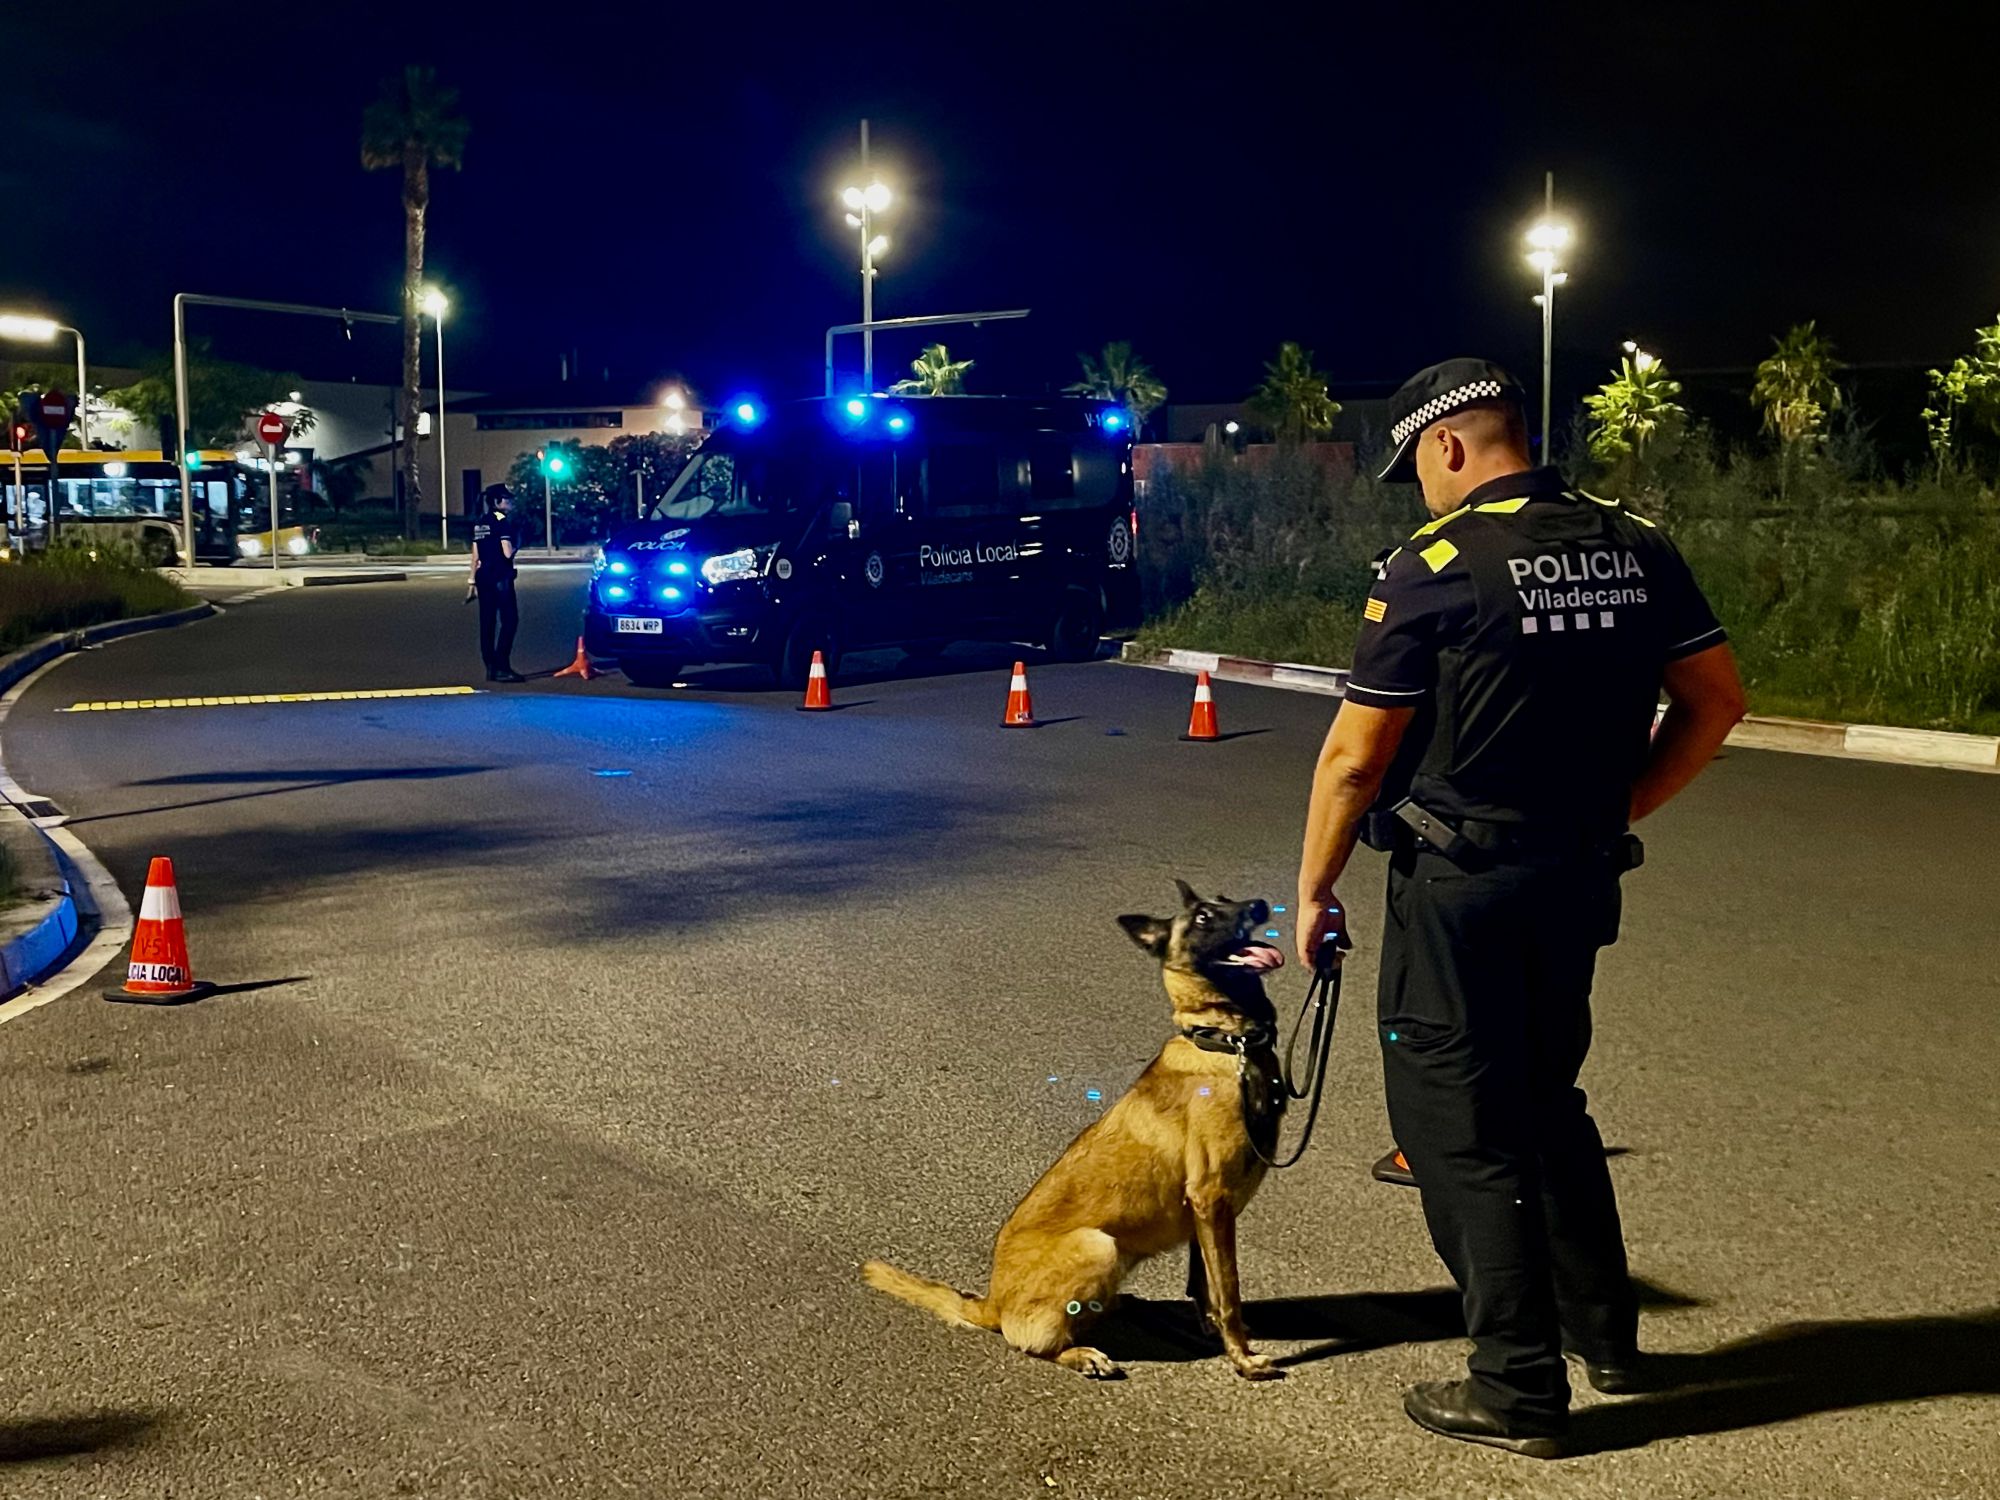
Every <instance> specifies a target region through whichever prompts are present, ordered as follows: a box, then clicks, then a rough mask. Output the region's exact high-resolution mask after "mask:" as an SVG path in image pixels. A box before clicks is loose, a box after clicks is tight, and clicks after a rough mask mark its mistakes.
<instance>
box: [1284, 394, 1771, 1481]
mask: <svg viewBox="0 0 2000 1500" xmlns="http://www.w3.org/2000/svg"><path fill="white" fill-rule="evenodd" d="M1389 418H1390V423H1391V427H1390V436H1391V438H1392V440H1393V442H1394V443H1395V451H1394V454H1393V455H1392V457H1391V458H1390V461H1389V464H1388V467H1387V468H1385V469H1384V470H1383V471H1382V476H1381V477H1382V478H1384V479H1386V480H1391V481H1396V480H1401V481H1408V480H1412V479H1414V480H1416V481H1418V482H1419V483H1420V484H1421V485H1422V486H1423V497H1424V505H1425V508H1426V509H1427V510H1429V511H1430V513H1431V515H1432V516H1433V518H1434V519H1433V520H1432V521H1431V522H1430V523H1429V524H1428V525H1425V526H1423V527H1420V528H1419V529H1418V530H1417V532H1416V534H1415V535H1414V536H1412V537H1411V538H1410V539H1409V541H1407V542H1406V543H1404V544H1403V546H1402V548H1401V549H1400V550H1398V551H1397V552H1396V553H1395V554H1394V555H1393V556H1391V557H1390V559H1389V560H1388V563H1387V565H1386V566H1385V567H1384V568H1383V570H1382V576H1381V578H1380V580H1379V581H1378V582H1377V584H1376V585H1375V587H1374V589H1373V590H1372V592H1371V593H1370V595H1369V597H1368V602H1367V607H1366V608H1365V609H1364V610H1363V620H1362V626H1361V634H1360V641H1359V644H1358V645H1357V646H1356V648H1355V654H1354V671H1353V676H1352V678H1351V680H1350V681H1349V683H1348V687H1347V697H1346V701H1345V702H1344V703H1343V704H1342V706H1341V709H1340V712H1339V714H1338V716H1337V717H1336V718H1335V720H1334V724H1333V728H1332V730H1331V731H1330V732H1329V733H1328V735H1327V739H1326V745H1325V747H1324V749H1323V750H1322V751H1321V753H1320V758H1319V764H1318V768H1317V771H1316V773H1315V775H1314V778H1313V790H1312V805H1311V810H1310V812H1309V814H1308V817H1307V825H1306V837H1305V852H1304V857H1303V859H1302V862H1301V865H1300V870H1299V906H1300V912H1301V916H1300V921H1299V949H1300V955H1301V957H1303V958H1305V959H1306V960H1307V961H1308V962H1310V961H1311V958H1312V955H1313V954H1314V953H1316V952H1318V951H1319V946H1320V944H1321V942H1322V941H1324V940H1326V939H1327V938H1328V936H1329V935H1330V934H1334V933H1337V932H1339V931H1340V930H1341V927H1342V921H1343V919H1342V917H1341V915H1340V904H1339V902H1338V901H1337V900H1336V898H1335V896H1334V891H1333V887H1334V882H1335V880H1337V879H1338V878H1339V876H1340V873H1341V871H1342V870H1343V869H1344V868H1345V867H1346V865H1347V861H1348V856H1349V855H1350V854H1351V853H1352V852H1353V849H1354V844H1355V840H1356V838H1357V836H1359V835H1361V834H1363V833H1364V831H1365V832H1366V834H1367V837H1368V841H1369V842H1370V843H1371V844H1374V845H1375V846H1376V847H1380V848H1387V849H1389V850H1390V851H1391V857H1390V863H1389V889H1388V910H1387V917H1386V920H1385V924H1384V932H1383V941H1382V960H1381V979H1380V989H1379V1001H1378V1010H1379V1017H1378V1019H1379V1025H1380V1036H1381V1043H1382V1051H1383V1058H1384V1073H1385V1078H1386V1082H1387V1090H1388V1100H1389V1120H1390V1124H1391V1125H1392V1127H1393V1128H1394V1130H1395V1134H1396V1140H1397V1143H1398V1144H1399V1145H1400V1146H1401V1147H1402V1149H1403V1152H1404V1154H1405V1155H1406V1156H1407V1157H1408V1159H1409V1163H1410V1167H1411V1169H1412V1170H1413V1171H1414V1172H1415V1174H1416V1178H1417V1184H1418V1187H1419V1189H1420V1190H1421V1192H1422V1194H1423V1205H1424V1217H1425V1219H1426V1220H1427V1221H1428V1223H1429V1227H1430V1233H1431V1242H1432V1243H1433V1244H1434V1245H1435V1246H1436V1247H1437V1252H1438V1254H1439V1255H1440V1256H1441V1257H1443V1259H1444V1262H1445V1264H1446V1265H1447V1266H1448V1267H1450V1269H1451V1273H1452V1275H1453V1276H1454V1277H1455V1278H1456V1279H1457V1281H1458V1284H1459V1287H1460V1289H1461V1291H1462V1293H1463V1295H1464V1305H1465V1321H1466V1327H1467V1331H1468V1332H1469V1333H1470V1334H1471V1336H1472V1342H1473V1352H1472V1357H1471V1361H1470V1367H1471V1378H1470V1379H1467V1380H1461V1381H1453V1382H1434V1383H1430V1384H1424V1385H1418V1386H1414V1387H1412V1388H1411V1389H1410V1390H1409V1391H1408V1392H1407V1393H1406V1394H1405V1396H1404V1401H1403V1405H1404V1409H1405V1410H1406V1411H1407V1412H1408V1413H1409V1415H1410V1416H1411V1418H1412V1419H1413V1420H1415V1421H1416V1422H1417V1423H1419V1424H1420V1425H1422V1426H1424V1427H1426V1428H1429V1429H1430V1430H1431V1431H1433V1432H1437V1433H1441V1434H1443V1435H1445V1436H1447V1437H1455V1438H1462V1439H1466V1440H1468V1441H1472V1442H1479V1443H1488V1444H1491V1445H1493V1446H1496V1447H1501V1448H1508V1449H1511V1450H1514V1451H1516V1452H1521V1453H1528V1454H1532V1455H1534V1456H1536V1457H1555V1456H1558V1455H1559V1454H1561V1453H1562V1452H1563V1451H1564V1439H1565V1436H1566V1433H1567V1429H1568V1422H1569V1382H1568V1378H1567V1375H1566V1372H1565V1370H1564V1366H1563V1352H1564V1351H1565V1349H1567V1350H1568V1351H1569V1352H1571V1353H1573V1354H1575V1355H1577V1356H1579V1357H1580V1358H1581V1359H1582V1361H1583V1362H1584V1368H1585V1373H1586V1375H1587V1376H1588V1377H1589V1379H1590V1380H1591V1383H1592V1384H1593V1385H1596V1386H1597V1387H1598V1388H1599V1389H1601V1390H1611V1391H1630V1390H1637V1389H1641V1388H1642V1387H1643V1383H1644V1381H1645V1379H1646V1375H1645V1372H1644V1366H1643V1363H1642V1358H1641V1356H1640V1354H1639V1352H1638V1308H1637V1304H1636V1302H1635V1299H1634V1297H1633V1293H1632V1289H1631V1285H1630V1282H1629V1280H1628V1278H1627V1275H1626V1265H1625V1247H1624V1240H1623V1236H1622V1233H1621V1230H1620V1227H1619V1222H1618V1207H1617V1203H1616V1200H1615V1198H1614V1197H1613V1194H1612V1188H1611V1177H1610V1174H1609V1172H1608V1171H1607V1170H1606V1169H1605V1163H1604V1145H1603V1142H1602V1140H1601V1138H1600V1137H1599V1135H1598V1133H1597V1127H1596V1125H1595V1123H1594V1122H1593V1121H1592V1120H1591V1117H1590V1115H1589V1113H1588V1112H1587V1110H1586V1107H1585V1100H1584V1096H1583V1091H1582V1090H1581V1089H1579V1088H1578V1087H1577V1086H1576V1081H1577V1073H1578V1070H1579V1069H1580V1068H1581V1066H1582V1064H1583V1059H1584V1054H1585V1052H1586V1051H1587V1050H1588V1048H1589V1045H1590V986H1591V976H1592V971H1593V969H1594V968H1595V966H1596V961H1597V951H1598V949H1599V948H1601V947H1603V946H1605V945H1607V944H1609V943H1611V942H1613V941H1614V940H1615V939H1616V937H1617V928H1618V915H1619V876H1620V875H1621V874H1622V873H1623V872H1624V871H1625V870H1627V869H1629V868H1631V867H1633V866H1634V865H1636V864H1637V863H1638V856H1639V848H1638V841H1637V840H1636V839H1634V838H1632V837H1631V835H1630V834H1629V832H1628V831H1627V830H1628V826H1629V824H1630V823H1631V822H1632V821H1633V820H1635V819H1638V818H1642V817H1644V816H1645V815H1646V814H1648V813H1650V812H1652V811H1653V810H1654V809H1655V808H1657V807H1659V806H1660V805H1661V804H1662V803H1664V802H1665V801H1666V800H1667V799H1668V798H1670V797H1672V796H1673V795H1674V794H1675V793H1676V792H1678V791H1680V790H1681V788H1683V787H1684V786H1686V785H1687V784H1688V783H1689V782H1690V781H1692V780H1693V779H1694V777H1695V776H1696V774H1697V773H1699V772H1700V770H1701V769H1702V767H1703V766H1704V765H1706V764H1707V763H1708V761H1709V760H1710V758H1711V757H1712V756H1713V755H1714V753H1715V751H1716V749H1717V748H1718V747H1719V746H1720V745H1721V744H1722V741H1723V738H1724V737H1725V736H1726V735H1727V734H1728V732H1729V728H1730V726H1731V725H1732V724H1734V723H1735V722H1736V721H1737V720H1738V719H1739V718H1741V717H1742V713H1743V690H1742V686H1741V684H1740V683H1739V682H1738V679H1737V674H1736V664H1735V660H1734V658H1733V656H1732V655H1731V653H1730V650H1729V647H1728V645H1727V644H1726V643H1725V641H1724V637H1723V632H1722V629H1721V627H1720V626H1719V625H1717V624H1716V621H1715V616H1714V615H1713V614H1712V613H1711V612H1710V610H1709V607H1708V604H1707V602H1706V601H1705V600H1704V599H1703V598H1702V595H1701V591H1700V590H1699V589H1698V588H1697V587H1696V586H1695V583H1694V580H1693V578H1692V577H1691V576H1690V575H1689V572H1688V569H1687V565H1686V564H1685V563H1684V562H1683V561H1682V560H1681V557H1680V554H1679V553H1678V552H1677V551H1676V550H1675V548H1674V546H1673V544H1672V543H1671V542H1669V541H1668V540H1667V538H1666V535H1665V534H1664V533H1663V532H1661V531H1659V530H1658V529H1656V528H1655V527H1654V526H1653V524H1652V523H1651V522H1649V521H1646V520H1644V519H1642V518H1641V517H1639V516H1636V515H1633V514H1631V513H1630V512H1628V511H1626V510H1625V509H1623V508H1622V506H1621V505H1620V504H1619V503H1618V502H1617V501H1615V500H1601V499H1598V498H1596V497H1594V496H1591V495H1587V494H1585V493H1583V492H1582V491H1580V490H1577V489H1574V488H1572V487H1571V486H1570V485H1568V484H1567V483H1566V482H1565V481H1564V479H1563V477H1562V475H1560V474H1559V473H1557V472H1556V471H1555V470H1554V469H1552V468H1535V467H1533V465H1532V461H1531V459H1530V458H1529V451H1528V442H1527V435H1526V423H1525V420H1524V417H1523V413H1522V398H1521V390H1520V387H1519V386H1518V385H1517V384H1516V383H1515V381H1514V379H1513V377H1512V376H1510V375H1508V374H1507V372H1506V371H1504V370H1502V369H1500V368H1499V367H1498V366H1496V365H1492V364H1488V363H1486V362H1485V361H1483V360H1472V359H1454V360H1448V361H1446V362H1445V363H1443V364H1440V365H1434V366H1432V367H1431V368H1430V369H1428V370H1425V371H1423V372H1421V373H1420V374H1418V375H1416V376H1414V377H1412V378H1411V379H1410V380H1409V381H1408V382H1407V383H1406V384H1405V385H1404V386H1403V387H1402V389H1401V390H1399V391H1397V393H1396V394H1395V396H1394V397H1393V398H1392V400H1391V401H1390V404H1389ZM1662 687H1664V688H1665V690H1666V694H1667V698H1668V708H1667V712H1666V716H1665V718H1664V719H1663V720H1662V721H1661V723H1660V725H1659V730H1658V732H1657V734H1654V733H1652V731H1653V722H1654V715H1655V712H1656V709H1657V706H1658V703H1659V696H1660V691H1661V689H1662ZM1649 735H1650V738H1649ZM1364 824H1366V825H1367V827H1366V829H1365V830H1364Z"/></svg>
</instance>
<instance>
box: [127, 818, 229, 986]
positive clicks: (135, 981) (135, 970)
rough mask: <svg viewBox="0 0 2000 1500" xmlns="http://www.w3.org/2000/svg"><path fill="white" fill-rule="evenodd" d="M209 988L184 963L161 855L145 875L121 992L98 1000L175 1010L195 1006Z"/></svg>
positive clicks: (170, 880) (175, 905) (170, 867)
mask: <svg viewBox="0 0 2000 1500" xmlns="http://www.w3.org/2000/svg"><path fill="white" fill-rule="evenodd" d="M214 988H215V986H214V985H212V984H208V983H204V982H201V981H198V980H197V979H196V978H195V977H194V970H193V968H192V967H191V966H190V965H189V963H188V945H187V929H186V928H185V927H183V926H182V925H181V895H180V892H179V891H178V890H177V889H175V887H174V862H173V861H172V860H170V859H168V858H166V857H165V856H164V855H158V856H155V857H154V860H153V863H152V867H151V868H150V869H148V870H147V871H146V896H145V899H144V900H142V901H141V902H140V903H139V924H138V926H137V927H136V928H135V929H134V930H133V933H132V962H131V963H130V964H129V965H128V966H127V967H126V970H125V987H124V988H123V989H120V990H106V991H105V992H104V998H105V999H107V1000H132V1001H137V1002H138V1003H140V1004H142V1005H175V1004H178V1003H180V1002H181V1001H183V1000H198V999H200V998H201V997H202V996H203V995H206V994H208V993H209V992H210V991H211V990H213V989H214Z"/></svg>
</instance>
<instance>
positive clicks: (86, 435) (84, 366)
mask: <svg viewBox="0 0 2000 1500" xmlns="http://www.w3.org/2000/svg"><path fill="white" fill-rule="evenodd" d="M56 331H57V332H58V333H66V334H68V335H69V336H70V337H71V338H73V339H75V340H76V440H77V442H78V444H79V445H81V446H82V447H85V448H88V447H89V446H90V366H89V364H88V362H87V361H86V360H85V359H84V357H83V334H82V332H81V331H80V330H78V329H75V328H71V327H69V326H67V325H66V324H62V323H58V324H57V325H56Z"/></svg>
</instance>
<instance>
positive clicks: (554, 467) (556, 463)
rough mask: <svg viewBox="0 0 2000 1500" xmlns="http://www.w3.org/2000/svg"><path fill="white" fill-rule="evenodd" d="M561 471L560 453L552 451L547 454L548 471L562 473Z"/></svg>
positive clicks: (561, 459)
mask: <svg viewBox="0 0 2000 1500" xmlns="http://www.w3.org/2000/svg"><path fill="white" fill-rule="evenodd" d="M562 471H563V458H562V455H561V454H560V453H552V454H550V455H549V472H550V473H551V474H560V473H562Z"/></svg>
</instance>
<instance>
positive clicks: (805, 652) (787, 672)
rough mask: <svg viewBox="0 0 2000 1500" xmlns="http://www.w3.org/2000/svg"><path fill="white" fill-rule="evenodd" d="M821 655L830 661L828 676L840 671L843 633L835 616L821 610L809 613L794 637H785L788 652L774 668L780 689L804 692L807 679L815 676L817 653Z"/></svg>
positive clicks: (796, 625)
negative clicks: (813, 674)
mask: <svg viewBox="0 0 2000 1500" xmlns="http://www.w3.org/2000/svg"><path fill="white" fill-rule="evenodd" d="M815 651H817V652H819V653H820V655H821V656H822V657H823V658H824V659H825V661H826V673H827V676H829V677H831V676H833V674H834V673H836V672H837V671H839V670H840V632H839V626H838V625H837V623H836V622H835V620H834V618H833V616H831V615H829V614H825V613H823V612H822V611H819V610H807V611H806V612H805V613H804V614H802V615H800V616H799V618H798V620H797V621H796V622H795V623H794V624H793V626H792V629H791V633H790V634H789V635H787V636H786V637H785V647H784V650H782V651H781V652H779V653H778V659H777V661H776V662H774V663H773V664H772V670H773V671H775V672H776V673H777V677H778V686H779V687H786V688H793V689H797V690H799V691H804V689H805V685H806V679H807V678H808V677H810V676H811V675H812V663H813V652H815Z"/></svg>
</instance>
